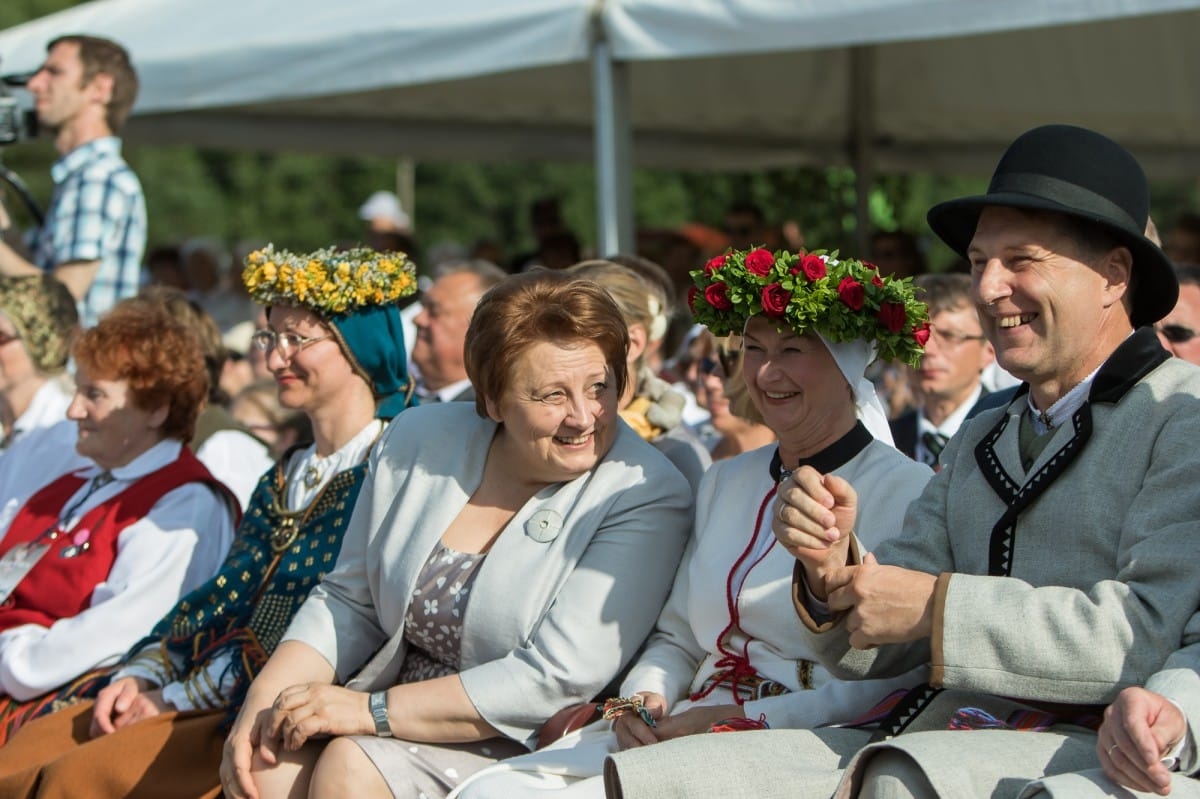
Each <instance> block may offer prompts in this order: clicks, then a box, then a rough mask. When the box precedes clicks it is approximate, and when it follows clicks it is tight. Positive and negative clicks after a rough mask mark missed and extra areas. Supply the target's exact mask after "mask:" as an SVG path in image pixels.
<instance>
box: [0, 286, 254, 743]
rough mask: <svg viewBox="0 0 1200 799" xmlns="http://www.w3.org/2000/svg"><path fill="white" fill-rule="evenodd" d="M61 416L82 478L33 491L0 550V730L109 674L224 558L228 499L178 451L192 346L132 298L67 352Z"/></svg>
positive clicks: (184, 428)
mask: <svg viewBox="0 0 1200 799" xmlns="http://www.w3.org/2000/svg"><path fill="white" fill-rule="evenodd" d="M73 355H74V357H75V362H76V367H77V371H76V390H75V398H74V399H73V400H72V401H71V406H70V407H69V408H68V409H67V415H68V417H69V418H70V419H71V420H72V421H74V422H75V423H76V424H77V425H78V427H79V435H78V440H77V443H76V445H75V447H76V449H77V450H78V451H79V453H80V454H81V455H83V456H84V457H86V458H87V459H88V461H89V463H90V465H89V466H87V467H85V468H83V469H80V470H78V471H74V472H71V473H68V474H65V475H63V476H62V477H59V478H57V479H55V480H53V481H52V482H50V483H49V484H48V485H46V486H45V487H43V488H41V489H40V490H38V491H36V492H35V493H34V494H33V495H32V496H31V497H30V498H29V500H28V501H27V502H25V503H24V505H22V506H21V507H20V508H19V509H18V510H16V512H15V514H13V515H11V516H9V513H8V511H9V509H7V508H6V512H5V515H6V516H9V518H8V519H6V520H5V521H4V527H5V528H6V532H5V533H4V537H3V539H2V540H0V556H2V557H0V575H2V576H0V594H2V595H3V600H4V601H3V602H2V603H0V692H2V694H3V697H4V700H3V702H2V703H0V722H3V721H7V720H8V719H9V718H10V717H11V716H13V714H15V713H18V712H19V711H20V705H19V703H20V702H24V701H25V700H30V699H33V698H34V697H37V696H39V695H40V694H43V693H45V692H48V691H52V690H55V689H58V688H60V687H61V686H63V685H64V684H65V683H68V682H70V681H71V680H74V679H75V678H77V677H79V676H80V675H82V674H84V673H85V672H87V671H89V670H91V669H95V668H96V667H98V666H104V665H107V664H111V663H113V662H114V661H115V660H116V659H117V658H118V657H120V655H121V654H123V653H124V652H125V651H126V650H127V649H129V647H130V646H131V645H133V643H134V642H136V641H137V640H138V639H139V638H141V637H142V636H144V635H145V634H146V633H147V632H149V631H150V629H151V628H152V627H153V626H154V623H155V622H156V621H157V620H158V619H159V617H161V616H162V614H163V613H165V612H166V611H167V610H168V609H170V607H171V606H172V605H173V604H174V603H175V602H176V601H177V600H178V599H179V597H180V596H181V595H182V594H184V593H185V592H187V591H190V590H191V589H193V588H195V587H196V586H197V585H200V584H201V583H203V582H204V581H205V580H207V579H208V578H209V577H211V576H212V575H213V574H214V573H215V572H216V569H217V566H218V565H219V564H220V563H221V559H222V558H224V557H225V553H226V551H227V550H228V549H229V545H230V542H231V540H232V538H233V528H234V525H235V524H236V518H237V516H238V515H239V514H238V513H237V511H236V508H237V501H236V499H234V497H233V496H232V495H230V494H229V492H228V490H227V489H226V488H225V487H224V486H223V485H222V484H221V483H219V482H218V481H217V480H216V479H215V478H214V477H213V476H212V475H211V474H210V473H209V472H208V470H207V469H206V468H204V465H203V464H201V463H200V462H199V461H198V460H196V458H195V456H194V455H192V453H191V450H190V449H189V448H188V447H187V441H188V439H190V438H191V436H192V431H193V428H194V427H195V423H196V417H197V415H198V414H199V412H200V408H201V406H202V405H203V404H204V398H205V396H206V395H207V392H208V378H207V375H206V374H205V370H204V360H203V358H202V356H201V353H200V347H199V344H198V342H197V341H196V338H195V336H193V335H192V334H191V332H190V331H188V330H187V329H186V328H184V327H183V326H182V325H181V324H179V323H178V322H176V321H175V320H174V319H172V318H171V317H170V316H169V315H167V314H166V312H165V311H163V310H161V309H158V308H147V307H145V306H144V305H142V304H138V301H136V300H127V301H125V302H124V303H119V304H118V305H117V306H114V308H113V310H112V311H110V312H109V313H108V314H106V315H105V316H104V317H102V318H101V320H100V322H99V323H98V324H97V325H96V326H95V327H93V328H90V329H89V330H86V331H85V332H84V333H83V334H82V335H81V336H80V338H79V340H78V341H77V342H76V344H75V346H74V348H73Z"/></svg>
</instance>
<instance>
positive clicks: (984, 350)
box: [891, 274, 995, 468]
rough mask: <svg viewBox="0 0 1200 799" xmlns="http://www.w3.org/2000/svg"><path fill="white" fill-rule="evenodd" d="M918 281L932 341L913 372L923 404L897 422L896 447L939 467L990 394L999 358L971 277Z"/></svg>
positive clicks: (925, 277) (893, 423)
mask: <svg viewBox="0 0 1200 799" xmlns="http://www.w3.org/2000/svg"><path fill="white" fill-rule="evenodd" d="M913 285H914V286H916V288H917V290H918V291H917V293H918V296H919V297H920V298H921V299H922V300H923V301H924V302H925V303H926V304H927V305H928V306H929V332H930V336H929V340H928V341H926V342H925V352H924V354H923V355H921V363H920V365H919V366H917V367H916V368H915V369H910V370H909V380H911V381H912V385H913V387H914V388H915V390H916V396H917V402H918V407H917V408H915V409H913V410H911V411H909V412H907V413H905V414H902V415H901V416H899V417H897V418H895V419H893V420H892V421H891V426H892V438H893V439H894V440H895V442H896V449H898V450H900V451H901V452H903V453H904V454H905V455H907V456H909V457H910V458H915V459H916V460H919V461H920V462H921V463H924V464H928V465H929V466H932V467H935V468H936V467H937V462H938V456H939V455H941V454H942V450H943V449H945V447H946V442H947V441H949V440H950V437H951V436H953V435H954V434H955V433H956V432H957V431H958V428H959V427H960V426H961V425H962V423H963V420H965V419H966V418H967V414H968V413H969V412H970V411H971V409H972V408H973V407H974V406H975V403H976V402H978V401H979V398H980V396H982V395H983V394H985V393H987V392H986V391H985V390H984V388H983V387H982V386H981V385H980V384H979V376H980V374H982V372H983V368H984V367H985V366H987V365H988V364H989V363H991V362H992V360H993V358H994V357H995V356H994V355H993V352H992V345H991V343H990V342H989V341H988V340H987V339H986V338H985V337H984V335H983V328H982V326H981V325H980V324H979V314H977V313H976V312H975V306H974V305H973V304H972V302H971V278H970V277H968V276H967V275H959V274H946V275H922V276H920V277H918V278H917V279H916V280H915V281H914V282H913Z"/></svg>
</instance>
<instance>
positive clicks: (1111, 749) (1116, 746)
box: [1108, 744, 1121, 757]
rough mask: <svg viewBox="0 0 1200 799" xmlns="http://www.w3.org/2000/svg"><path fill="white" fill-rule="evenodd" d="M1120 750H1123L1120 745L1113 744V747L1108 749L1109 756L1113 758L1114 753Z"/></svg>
mask: <svg viewBox="0 0 1200 799" xmlns="http://www.w3.org/2000/svg"><path fill="white" fill-rule="evenodd" d="M1120 748H1121V745H1120V744H1113V745H1112V746H1110V747H1108V756H1109V757H1112V753H1113V752H1114V751H1116V750H1117V749H1120Z"/></svg>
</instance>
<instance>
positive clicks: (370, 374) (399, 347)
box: [0, 250, 416, 799]
mask: <svg viewBox="0 0 1200 799" xmlns="http://www.w3.org/2000/svg"><path fill="white" fill-rule="evenodd" d="M331 257H336V258H337V259H339V260H341V259H348V260H349V261H350V263H353V264H354V265H355V266H356V267H357V266H358V265H359V264H366V265H367V266H368V272H367V273H366V274H365V275H364V276H363V277H362V278H361V279H360V280H359V281H358V283H357V285H359V286H366V287H368V288H369V289H371V291H370V292H363V294H362V295H361V296H360V297H355V296H353V295H352V289H344V288H335V289H334V290H333V291H332V292H326V291H318V292H311V291H307V292H305V293H304V295H303V299H301V298H300V297H298V296H297V288H298V286H297V284H296V283H295V281H294V277H291V278H288V277H284V276H282V275H281V274H280V273H279V272H278V271H277V272H275V273H274V276H273V277H271V278H267V277H266V276H265V274H264V271H263V268H262V265H263V263H264V260H263V259H262V258H261V257H260V256H259V255H251V256H250V258H251V261H250V268H249V269H248V270H247V271H246V273H245V278H246V279H247V280H248V281H250V282H253V283H254V294H255V296H256V297H258V298H260V299H261V301H263V302H265V303H270V304H271V306H270V310H269V319H270V321H269V326H268V327H267V328H265V329H263V330H260V331H258V333H257V334H256V335H255V339H254V343H255V346H257V347H259V348H260V349H261V350H262V351H264V352H265V353H266V355H267V362H268V364H270V366H271V369H272V371H273V372H274V373H275V375H276V378H277V380H278V387H279V393H280V402H281V403H282V404H283V405H285V406H286V407H288V408H292V409H295V410H297V411H299V412H301V413H303V414H305V415H306V416H307V417H308V418H310V419H311V420H312V422H313V431H314V434H315V441H314V443H312V444H310V445H308V446H307V447H304V448H303V449H296V450H293V451H292V452H291V453H290V454H289V456H288V457H287V458H286V459H284V460H282V461H281V462H280V463H279V464H278V465H276V466H275V467H273V468H272V469H271V470H270V471H268V472H267V473H266V474H264V475H263V478H262V480H261V481H260V483H259V485H258V488H257V489H256V491H255V494H254V497H253V499H252V500H251V503H250V506H249V508H248V510H247V514H246V519H245V521H244V522H243V524H242V526H241V528H240V529H239V531H238V532H239V535H238V539H237V543H236V544H235V546H234V548H233V550H232V551H231V552H230V553H229V557H228V558H227V559H226V560H225V563H224V565H223V566H222V567H221V569H220V571H219V572H218V574H217V576H216V577H214V578H213V579H212V580H210V581H208V582H207V583H205V584H204V585H202V586H200V587H199V588H197V589H196V590H194V591H193V592H192V593H191V594H189V595H188V596H186V597H184V598H183V599H182V600H181V601H180V602H179V603H178V604H177V605H176V606H175V608H174V609H173V610H171V612H170V613H168V614H167V615H166V616H164V617H163V619H162V621H160V622H159V624H158V626H157V627H156V628H155V629H154V631H153V632H152V633H151V634H150V636H149V637H148V638H146V639H144V640H143V641H142V642H141V644H140V645H138V646H137V647H135V648H134V649H133V651H132V652H131V656H130V657H128V658H127V659H126V661H125V662H124V663H123V664H122V665H121V666H120V667H119V669H118V670H117V672H116V673H115V674H114V675H113V678H112V682H111V684H109V685H108V687H106V688H104V689H103V690H102V691H100V692H99V696H98V697H97V698H96V701H95V703H94V704H93V703H92V702H84V703H81V704H79V705H77V706H75V707H72V708H70V709H66V710H63V711H60V712H56V713H52V714H50V716H48V717H47V718H44V719H39V720H38V721H35V722H32V723H30V724H29V725H28V726H27V727H26V728H25V729H24V730H22V732H21V734H20V735H18V736H17V737H15V738H14V739H13V741H12V742H11V744H10V746H9V747H7V748H5V749H2V750H0V794H3V795H4V796H11V797H16V796H33V795H35V794H36V792H37V791H42V792H46V791H49V792H54V791H61V792H63V793H64V794H71V792H72V790H71V789H72V786H78V785H88V786H89V787H90V789H91V790H92V791H93V792H94V793H96V794H97V795H109V796H130V795H147V796H150V795H153V796H154V797H158V798H159V799H162V798H164V797H173V796H178V797H196V796H201V795H215V794H217V793H219V792H220V783H219V780H218V777H217V772H218V768H219V766H220V762H221V747H222V743H223V740H224V735H225V732H226V731H227V728H228V724H229V722H230V721H231V720H232V718H233V716H234V715H235V714H236V713H237V711H238V709H239V708H240V706H241V702H242V699H243V698H244V696H245V693H246V688H247V687H248V686H249V684H250V681H251V680H252V679H253V677H254V675H255V673H257V671H258V669H259V668H261V667H262V664H263V663H264V662H265V661H266V659H267V658H268V657H269V656H270V654H271V652H272V651H273V650H274V647H275V645H276V644H277V643H278V641H279V639H280V636H282V634H283V632H284V629H285V628H286V627H287V624H288V622H289V621H290V620H291V618H292V616H293V615H294V614H295V611H296V609H297V608H298V607H299V606H300V603H301V602H303V601H304V598H305V597H306V596H307V595H308V593H309V591H310V590H311V589H312V587H313V586H314V585H316V583H317V582H318V581H319V580H320V578H321V577H322V575H324V573H325V572H326V571H328V570H329V569H330V568H331V567H332V565H333V562H334V559H335V558H336V556H337V553H338V549H339V547H340V545H341V541H342V534H343V532H344V531H345V529H346V525H347V523H348V521H349V519H350V513H351V510H352V509H353V507H354V502H355V499H356V498H357V496H358V492H359V489H360V488H361V487H362V485H363V481H364V479H365V477H366V473H367V454H368V452H369V450H370V449H371V446H372V445H373V444H374V443H375V442H376V441H377V440H378V439H379V437H380V436H381V435H382V433H383V427H384V424H385V423H386V420H388V419H390V418H391V417H393V416H395V415H396V414H398V413H399V412H400V411H402V410H403V409H404V408H405V407H406V406H407V403H408V402H409V400H410V398H411V394H412V384H411V381H410V380H409V377H408V374H407V370H406V368H405V360H404V341H403V339H402V338H400V337H399V335H400V334H399V331H400V320H399V312H398V311H397V308H396V303H395V299H397V298H398V297H400V296H403V295H404V294H406V293H412V292H414V291H415V290H416V278H415V275H414V274H413V269H412V268H411V266H408V265H405V266H404V267H403V268H401V269H400V270H393V271H390V272H388V271H383V270H381V269H379V263H380V261H379V258H378V256H377V255H375V254H374V253H372V252H370V251H363V250H359V251H352V252H349V253H343V252H338V253H336V254H334V253H332V252H331V251H321V252H317V253H314V254H311V255H304V256H290V255H287V254H286V253H281V252H273V253H272V255H271V260H272V261H273V262H274V263H275V264H276V265H279V264H284V263H299V264H307V263H309V262H311V261H313V260H318V261H322V262H327V261H328V259H329V258H331ZM331 268H336V267H331ZM295 274H296V273H295V272H293V273H292V275H293V276H294V275H295ZM375 288H378V289H379V292H380V294H379V296H381V297H383V298H384V299H383V301H382V302H378V301H376V300H375V299H374V297H375V295H374V289H375ZM343 301H345V302H346V304H345V305H344V307H343V306H342V305H341V303H342V302H343ZM338 307H342V308H343V309H342V310H338V311H335V310H333V309H334V308H338ZM63 698H66V697H63ZM89 719H90V729H89V725H88V724H87V723H86V722H87V721H88V720H89ZM35 786H36V787H35ZM139 790H140V791H141V792H142V793H138V791H139Z"/></svg>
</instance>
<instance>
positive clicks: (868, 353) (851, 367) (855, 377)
mask: <svg viewBox="0 0 1200 799" xmlns="http://www.w3.org/2000/svg"><path fill="white" fill-rule="evenodd" d="M817 336H818V337H820V339H821V341H822V342H824V343H825V347H826V348H827V349H828V350H829V354H830V355H832V356H833V360H834V361H835V362H836V363H837V365H838V369H839V370H840V371H841V373H842V376H843V377H845V378H846V382H847V383H849V384H850V388H851V389H853V390H854V406H855V412H856V414H857V415H858V418H859V419H861V420H862V423H863V425H864V426H865V427H866V428H867V430H868V431H869V432H870V433H871V435H872V436H874V437H875V438H877V439H879V440H880V441H882V442H883V443H885V444H888V445H891V446H895V442H894V441H892V428H891V425H889V424H888V418H887V413H886V412H885V411H884V409H883V403H882V402H880V401H879V395H878V394H876V393H875V384H874V383H872V382H871V381H870V380H868V379H867V378H866V373H867V366H868V365H869V364H870V363H871V361H873V360H875V345H874V343H872V342H869V341H863V340H861V339H859V340H856V341H842V342H833V341H830V340H829V339H827V338H825V337H824V336H822V335H821V334H820V333H817Z"/></svg>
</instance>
